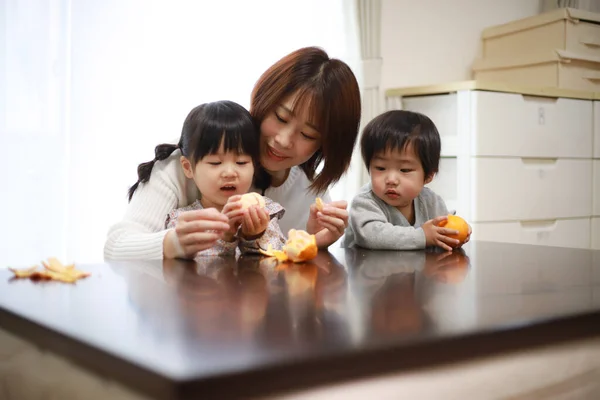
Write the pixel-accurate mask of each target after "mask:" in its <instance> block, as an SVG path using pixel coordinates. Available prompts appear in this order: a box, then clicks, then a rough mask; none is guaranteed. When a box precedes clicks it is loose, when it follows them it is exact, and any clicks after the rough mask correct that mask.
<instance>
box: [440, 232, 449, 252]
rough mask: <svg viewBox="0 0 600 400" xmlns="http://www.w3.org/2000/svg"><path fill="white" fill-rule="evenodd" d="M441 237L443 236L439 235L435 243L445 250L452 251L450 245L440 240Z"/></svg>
mask: <svg viewBox="0 0 600 400" xmlns="http://www.w3.org/2000/svg"><path fill="white" fill-rule="evenodd" d="M443 237H444V236H440V238H439V239H438V240H437V245H438V246H439V247H441V248H442V249H444V250H446V251H452V247H450V246H448V245H447V244H446V243H444V242H443V241H442V240H441V239H442V238H443Z"/></svg>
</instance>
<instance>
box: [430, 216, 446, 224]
mask: <svg viewBox="0 0 600 400" xmlns="http://www.w3.org/2000/svg"><path fill="white" fill-rule="evenodd" d="M447 219H448V216H446V215H441V216H439V217H435V218H434V219H432V220H431V222H433V225H435V226H438V225H439V224H440V222H442V221H445V220H447Z"/></svg>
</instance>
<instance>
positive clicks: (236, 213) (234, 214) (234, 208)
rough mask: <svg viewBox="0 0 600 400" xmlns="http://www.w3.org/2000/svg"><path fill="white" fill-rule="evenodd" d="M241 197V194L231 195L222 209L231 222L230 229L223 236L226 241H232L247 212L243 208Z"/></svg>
mask: <svg viewBox="0 0 600 400" xmlns="http://www.w3.org/2000/svg"><path fill="white" fill-rule="evenodd" d="M241 198H242V196H240V195H236V196H231V197H230V198H229V199H228V200H227V204H225V206H223V210H222V211H221V212H222V213H223V214H224V215H225V216H226V217H227V219H228V223H229V230H228V231H227V232H226V233H225V235H224V237H223V240H225V241H228V242H231V241H232V240H233V236H234V235H235V234H236V233H237V231H238V229H239V227H240V224H241V223H242V219H243V218H244V213H245V212H244V210H243V209H242V202H241V201H240V199H241Z"/></svg>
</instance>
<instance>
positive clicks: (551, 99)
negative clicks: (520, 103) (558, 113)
mask: <svg viewBox="0 0 600 400" xmlns="http://www.w3.org/2000/svg"><path fill="white" fill-rule="evenodd" d="M521 97H522V98H523V100H524V101H530V102H533V103H556V102H557V101H558V97H541V96H532V95H529V94H522V95H521Z"/></svg>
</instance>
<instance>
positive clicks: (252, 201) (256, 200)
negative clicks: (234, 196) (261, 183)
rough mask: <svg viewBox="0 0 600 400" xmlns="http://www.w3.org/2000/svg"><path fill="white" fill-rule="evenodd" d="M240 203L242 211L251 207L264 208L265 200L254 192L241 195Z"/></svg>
mask: <svg viewBox="0 0 600 400" xmlns="http://www.w3.org/2000/svg"><path fill="white" fill-rule="evenodd" d="M240 201H241V202H242V209H244V210H245V209H247V208H250V207H251V206H258V207H260V208H264V207H265V198H264V197H262V196H261V195H260V194H258V193H254V192H251V193H246V194H244V195H242V198H241V199H240Z"/></svg>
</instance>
